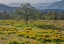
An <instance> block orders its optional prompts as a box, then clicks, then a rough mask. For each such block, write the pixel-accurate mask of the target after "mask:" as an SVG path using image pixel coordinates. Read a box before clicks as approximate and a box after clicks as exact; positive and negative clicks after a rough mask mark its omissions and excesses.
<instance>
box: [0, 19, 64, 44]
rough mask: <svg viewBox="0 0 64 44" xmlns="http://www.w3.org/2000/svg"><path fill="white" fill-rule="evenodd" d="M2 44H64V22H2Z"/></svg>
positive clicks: (0, 41)
mask: <svg viewBox="0 0 64 44" xmlns="http://www.w3.org/2000/svg"><path fill="white" fill-rule="evenodd" d="M0 44H64V20H38V21H28V24H26V23H25V21H16V20H0Z"/></svg>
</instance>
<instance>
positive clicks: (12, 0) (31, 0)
mask: <svg viewBox="0 0 64 44" xmlns="http://www.w3.org/2000/svg"><path fill="white" fill-rule="evenodd" d="M56 1H61V0H0V3H4V4H9V3H32V4H34V3H48V2H56Z"/></svg>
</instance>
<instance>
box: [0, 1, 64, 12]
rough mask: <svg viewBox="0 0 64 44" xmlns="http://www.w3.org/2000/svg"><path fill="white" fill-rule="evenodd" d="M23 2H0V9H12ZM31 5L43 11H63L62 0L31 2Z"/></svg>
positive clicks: (63, 2)
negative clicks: (56, 0)
mask: <svg viewBox="0 0 64 44" xmlns="http://www.w3.org/2000/svg"><path fill="white" fill-rule="evenodd" d="M21 4H23V3H10V4H7V5H5V4H3V3H0V11H5V10H6V11H11V10H12V11H14V10H16V9H17V8H18V7H20V5H21ZM31 5H32V6H33V7H36V8H37V9H40V10H43V11H54V10H57V11H64V0H62V1H58V2H50V3H38V4H31Z"/></svg>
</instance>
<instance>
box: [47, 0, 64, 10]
mask: <svg viewBox="0 0 64 44" xmlns="http://www.w3.org/2000/svg"><path fill="white" fill-rule="evenodd" d="M47 8H49V9H63V10H64V0H62V1H59V2H55V3H53V4H52V5H50V6H48V7H47Z"/></svg>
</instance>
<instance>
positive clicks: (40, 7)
mask: <svg viewBox="0 0 64 44" xmlns="http://www.w3.org/2000/svg"><path fill="white" fill-rule="evenodd" d="M21 4H23V3H10V4H8V6H11V7H20V6H21ZM51 4H53V2H50V3H37V4H31V5H32V6H33V7H36V8H38V9H42V8H45V7H47V6H50V5H51Z"/></svg>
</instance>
